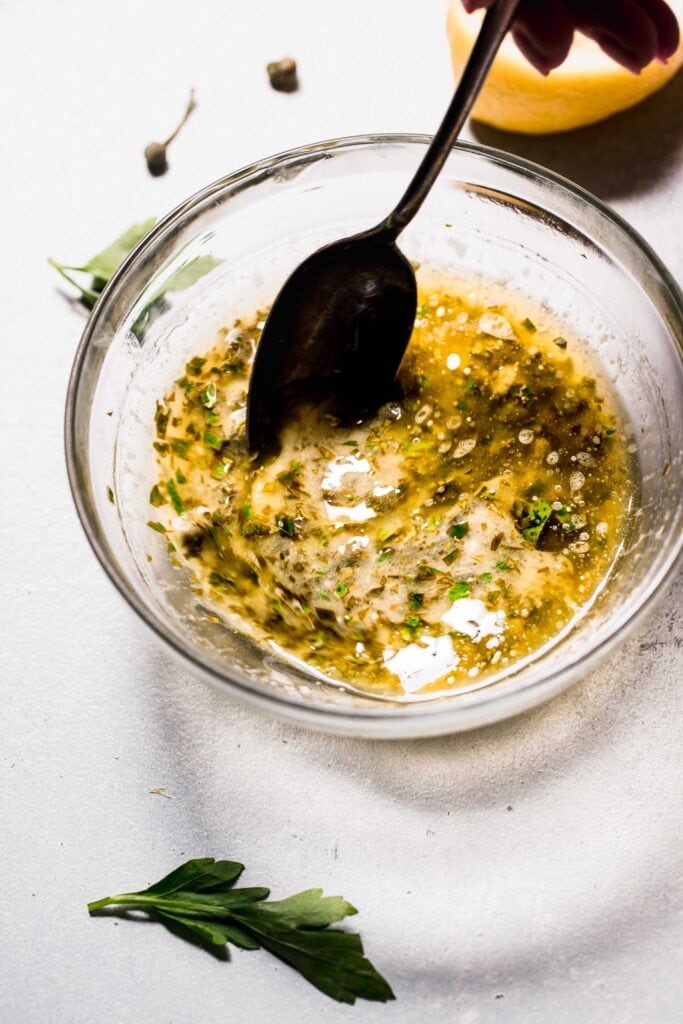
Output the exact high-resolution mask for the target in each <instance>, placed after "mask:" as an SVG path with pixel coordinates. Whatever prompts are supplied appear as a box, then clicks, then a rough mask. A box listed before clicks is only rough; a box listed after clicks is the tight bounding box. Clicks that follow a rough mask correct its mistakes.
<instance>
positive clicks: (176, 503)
mask: <svg viewBox="0 0 683 1024" xmlns="http://www.w3.org/2000/svg"><path fill="white" fill-rule="evenodd" d="M166 490H167V491H168V496H169V498H170V499H171V504H172V505H173V508H174V509H175V510H176V512H177V514H178V515H179V516H182V515H185V505H184V503H183V499H182V498H181V497H180V494H179V493H178V488H177V487H176V484H175V480H168V481H167V483H166Z"/></svg>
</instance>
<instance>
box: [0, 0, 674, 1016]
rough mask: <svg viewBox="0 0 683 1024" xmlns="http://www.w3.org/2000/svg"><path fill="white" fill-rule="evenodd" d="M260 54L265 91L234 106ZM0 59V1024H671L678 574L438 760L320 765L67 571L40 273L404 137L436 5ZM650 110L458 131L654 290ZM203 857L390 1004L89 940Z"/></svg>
mask: <svg viewBox="0 0 683 1024" xmlns="http://www.w3.org/2000/svg"><path fill="white" fill-rule="evenodd" d="M287 52H291V53H292V54H293V55H294V56H296V57H297V58H298V59H299V61H300V66H301V78H302V82H303V88H302V91H301V92H300V93H299V94H298V95H295V96H281V95H276V94H275V93H273V92H271V91H270V90H269V88H268V86H267V83H266V82H265V81H264V73H263V65H264V64H265V62H266V61H267V60H269V59H273V58H276V57H278V56H281V55H284V54H285V53H287ZM0 67H2V69H3V73H2V77H3V86H2V90H0V113H1V115H2V124H3V147H2V148H3V154H2V161H1V164H0V185H1V188H0V211H1V217H0V223H1V224H2V231H3V267H2V303H1V305H0V317H1V321H2V332H1V335H0V345H1V346H2V355H3V366H4V370H3V373H2V376H1V378H0V389H1V395H0V417H2V446H1V448H0V452H1V455H0V461H1V462H2V474H1V476H0V480H1V481H2V494H3V501H2V524H3V543H2V562H1V563H0V565H1V568H0V580H1V585H2V590H3V598H2V618H1V628H2V632H3V638H2V645H1V648H0V650H1V657H2V670H1V671H2V708H3V710H2V719H1V721H2V732H3V737H2V741H1V745H0V857H1V859H2V882H1V885H0V942H1V950H0V955H1V957H2V968H1V969H0V1021H1V1022H2V1024H91V1022H93V1021H98V1022H103V1024H119V1022H124V1024H127V1022H138V1021H141V1022H144V1024H204V1022H207V1021H214V1020H215V1021H223V1020H230V1021H237V1022H242V1021H258V1022H261V1021H263V1022H266V1021H272V1020H279V1021H283V1022H287V1021H292V1022H293V1021H297V1022H304V1024H306V1022H310V1021H319V1020H324V1021H329V1022H337V1021H339V1022H341V1021H346V1020H352V1019H353V1020H357V1021H359V1022H365V1024H369V1022H383V1021H399V1020H400V1021H401V1022H408V1024H413V1022H414V1024H418V1022H419V1024H424V1022H425V1021H446V1020H448V1021H457V1022H459V1024H474V1022H482V1024H488V1022H491V1021H493V1022H498V1021H500V1022H507V1024H548V1022H549V1021H552V1022H553V1024H577V1022H590V1024H603V1022H604V1024H608V1022H609V1024H614V1022H618V1024H631V1022H633V1024H655V1022H656V1024H660V1022H661V1024H669V1022H673V1021H674V1020H677V1019H680V1017H679V1015H680V1007H681V1000H682V999H683V985H682V981H683V948H682V942H681V939H682V929H681V917H680V912H677V908H680V903H681V900H680V897H681V870H680V838H681V788H680V782H681V767H682V763H681V730H680V724H681V715H680V697H679V689H680V681H681V676H682V675H683V671H682V670H683V651H682V649H681V633H682V630H681V616H680V613H679V614H678V615H677V616H676V615H675V614H674V612H673V610H672V609H673V607H674V606H675V602H676V601H678V606H679V608H680V599H681V594H682V593H683V579H682V578H681V577H680V576H679V579H678V585H677V586H676V588H675V589H674V590H673V591H672V592H671V594H670V596H669V599H668V604H665V605H664V606H662V610H661V611H660V612H659V613H658V615H657V617H656V618H655V619H654V620H652V621H650V623H649V624H648V625H646V626H644V627H642V628H641V629H640V631H639V633H638V634H637V635H636V636H634V637H633V638H632V639H631V640H629V642H628V643H626V644H625V645H624V647H623V648H622V650H621V651H619V653H618V654H617V655H615V656H614V657H613V658H612V659H611V661H610V662H609V663H608V664H607V665H605V666H604V668H603V669H602V670H600V671H599V672H597V673H595V674H594V675H592V677H591V678H589V679H586V680H585V681H584V682H583V683H581V684H580V685H579V686H577V687H576V688H574V689H573V690H571V691H570V692H569V693H567V694H566V695H565V696H563V697H562V698H560V699H559V700H556V701H555V702H554V703H552V704H551V705H549V706H547V707H545V708H542V709H540V710H537V711H535V712H533V713H532V714H528V715H526V716H524V717H523V718H519V719H517V720H514V721H512V722H509V723H507V724H504V725H502V726H500V727H496V728H490V729H487V730H485V731H482V732H479V733H476V734H471V735H465V736H460V737H454V738H450V739H441V740H436V741H429V742H421V743H396V744H387V745H381V744H372V743H368V742H354V741H351V740H336V739H331V738H329V737H320V736H317V735H313V734H308V733H304V732H301V731H298V730H296V729H293V728H291V727H286V726H282V725H278V724H274V723H272V722H269V721H266V720H264V719H260V718H256V717H254V716H253V715H252V714H251V713H248V712H245V711H243V710H241V709H239V708H237V707H235V706H233V705H232V704H230V703H229V702H227V701H226V700H224V699H222V698H220V697H219V696H217V695H215V694H214V693H212V692H210V691H209V690H208V689H206V688H204V687H203V686H202V685H201V684H199V683H197V682H196V681H194V680H192V679H190V678H188V677H186V676H184V675H182V674H181V673H180V672H179V671H178V669H177V668H176V667H175V666H174V665H172V664H171V663H170V662H169V661H167V659H166V657H165V655H164V654H163V653H161V652H160V651H159V649H158V648H157V647H156V646H155V644H154V643H153V641H152V638H151V636H149V635H148V634H147V633H146V632H145V630H144V629H143V627H142V625H141V624H139V623H138V622H137V621H135V620H134V619H133V617H132V614H131V613H130V612H128V610H127V609H126V608H125V607H124V604H123V602H122V601H121V600H120V599H119V597H118V596H117V594H116V593H115V592H114V590H113V589H112V587H111V586H110V584H109V583H108V582H107V581H106V579H105V577H104V575H103V573H102V572H101V570H100V569H99V567H98V566H97V565H96V563H95V560H94V558H93V557H92V555H91V553H90V551H89V549H88V548H87V545H86V542H85V540H84V538H83V536H82V533H81V530H80V527H79V525H78V523H77V521H76V517H75V514H74V511H73V509H72V506H71V501H70V497H69V494H68V490H67V484H66V476H65V471H64V465H63V456H62V447H61V417H62V407H63V399H64V392H65V386H66V380H67V374H68V370H69V365H70V361H71V357H72V354H73V351H74V348H75V345H76V342H77V338H78V335H79V333H80V330H81V327H82V317H81V315H80V313H79V312H78V310H76V309H72V308H71V307H70V306H69V305H68V304H67V303H66V302H65V300H64V298H63V297H62V295H60V294H59V293H58V291H57V290H56V287H55V286H56V284H57V281H56V278H55V277H54V276H53V274H52V272H51V271H50V270H49V268H48V267H47V266H46V264H45V257H46V256H47V255H49V254H52V255H55V256H57V257H63V258H66V259H68V258H72V257H73V258H76V259H77V258H79V257H87V256H88V255H90V254H91V252H93V251H96V250H97V249H98V248H99V247H100V246H101V244H103V243H106V242H107V241H109V239H110V238H111V237H113V236H115V235H116V234H117V233H118V232H119V231H120V230H121V229H122V228H123V227H125V226H126V225H127V224H128V223H130V222H131V221H133V220H135V219H142V218H143V217H145V216H147V215H149V214H150V213H158V214H161V213H164V212H165V211H166V210H167V209H168V208H170V207H171V206H172V205H174V204H175V203H176V202H178V201H179V200H181V199H182V198H184V197H185V196H186V195H188V194H189V193H190V192H192V191H194V190H195V189H196V188H198V187H199V186H201V185H203V184H205V183H206V182H208V181H210V180H212V179H214V178H216V177H218V176H219V175H220V174H222V173H223V172H225V171H227V170H229V169H232V168H235V167H238V166H240V165H242V164H244V163H246V162H247V161H249V160H252V159H255V158H257V157H260V156H262V155H264V154H266V153H270V152H275V151H277V150H280V149H283V148H285V147H288V146H291V145H294V144H299V143H303V142H308V141H311V140H314V139H318V138H325V137H330V136H334V135H341V134H344V133H355V132H363V131H388V130H408V131H409V130H425V131H428V130H430V129H431V128H432V127H433V126H434V124H435V123H436V121H437V119H438V116H439V114H440V112H441V110H442V108H443V107H444V105H445V102H446V99H447V97H448V94H449V91H450V88H451V81H450V72H449V67H448V61H447V54H446V48H445V42H444V33H443V10H442V2H441V0H429V2H428V0H371V2H368V0H344V2H343V3H337V4H334V3H329V2H328V3H323V2H321V0H289V2H287V3H283V2H280V0H250V2H248V3H246V2H239V3H238V2H237V0H211V2H209V0H202V2H201V3H192V4H191V3H187V2H185V3H184V2H182V0H174V2H171V0H158V2H157V0H154V2H153V0H144V2H141V0H116V2H114V0H100V2H99V3H93V2H92V0H87V2H85V0H83V2H81V0H68V2H67V0H64V2H61V3H50V2H48V0H33V2H31V0H0ZM190 85H195V86H196V88H197V92H198V98H199V102H200V107H199V109H198V110H197V113H196V114H195V116H194V118H193V119H192V121H191V122H190V124H189V125H188V126H187V129H186V131H185V133H184V135H183V136H182V137H181V138H180V139H179V140H178V142H177V144H176V146H175V148H174V149H173V150H172V153H171V164H172V169H171V171H170V173H169V174H168V175H167V176H166V177H165V178H162V179H159V180H152V179H151V178H149V177H148V176H147V173H146V171H145V168H144V165H143V163H142V159H141V151H142V148H143V147H144V145H145V144H146V143H147V142H148V141H150V140H151V139H152V138H157V137H159V136H160V135H163V133H165V131H166V130H167V129H169V130H170V127H171V125H172V123H173V121H174V119H175V118H176V116H177V115H178V113H179V111H180V110H181V108H182V105H183V103H184V101H185V96H186V92H187V89H188V87H189V86H190ZM682 97H683V81H681V80H679V81H678V82H675V83H674V84H673V85H672V86H671V87H670V88H669V89H668V90H667V91H666V92H665V93H663V94H662V95H660V96H659V97H656V98H655V99H653V100H652V101H650V102H649V103H648V104H646V106H645V107H643V108H641V109H640V110H637V111H634V112H633V113H631V114H628V115H624V116H622V117H620V118H619V119H617V120H615V121H612V122H611V123H610V124H608V125H604V126H600V127H597V128H592V129H588V130H586V131H584V132H581V133H579V134H577V135H575V136H569V137H565V138H556V139H550V140H548V139H545V140H523V139H514V138H509V137H507V138H506V137H504V136H500V135H497V134H496V133H494V132H486V131H484V130H483V129H478V130H477V132H478V137H479V138H480V139H482V140H483V141H487V142H492V143H494V144H500V145H503V146H507V147H509V148H512V149H514V150H515V151H518V152H523V153H526V154H528V155H529V156H531V157H532V158H534V159H538V160H540V161H541V162H545V163H547V164H548V165H550V166H552V167H554V168H556V169H558V170H560V171H563V172H565V173H568V174H569V175H570V176H572V177H573V178H575V179H576V180H578V181H580V182H581V183H584V184H586V185H587V186H588V187H590V188H592V189H593V191H595V192H597V193H598V194H600V195H601V196H602V197H603V198H605V199H607V200H608V201H609V202H612V203H613V204H614V206H615V207H616V208H617V209H619V210H620V211H621V212H622V213H624V214H625V216H627V217H628V218H629V219H630V220H631V221H632V222H633V223H634V224H635V225H636V226H637V227H638V228H639V229H640V230H641V231H642V232H643V233H644V234H645V236H646V237H647V238H648V239H649V241H650V242H651V243H652V244H653V245H654V246H655V247H656V248H657V249H658V250H659V252H660V253H661V254H662V256H663V257H664V258H665V260H666V261H667V262H668V263H669V265H670V267H671V269H672V270H673V271H674V273H676V274H678V276H680V275H681V273H682V272H683V243H682V239H681V233H680V230H679V227H680V225H678V226H676V224H675V222H676V221H680V211H681V208H682V204H683V174H682V172H681V169H680V154H681V130H682V123H681V110H682V109H683V102H682ZM677 162H678V165H679V166H678V169H677ZM676 209H677V210H678V214H677V215H676V217H674V211H675V210H676ZM672 225H673V227H672ZM8 370H9V374H8V373H7V371H8ZM156 787H165V789H166V791H167V792H168V794H169V795H170V796H172V799H164V798H163V797H160V796H155V795H152V794H150V792H149V791H150V790H151V789H154V788H156ZM207 854H215V855H217V856H228V857H236V858H242V859H244V860H245V861H246V862H247V863H248V865H249V870H248V876H247V877H248V882H249V883H254V882H265V883H269V884H272V885H273V888H274V890H275V892H276V893H277V894H280V895H283V894H285V893H287V892H292V891H295V890H296V889H297V888H303V887H305V886H308V885H318V884H319V885H323V886H324V887H325V889H327V890H328V891H329V892H342V893H343V894H344V895H346V896H347V897H348V898H349V899H351V900H352V901H353V902H354V903H356V904H357V905H358V906H359V907H360V908H361V909H362V914H361V915H360V916H359V918H357V919H356V920H357V922H358V926H359V927H360V929H361V931H362V934H363V937H364V939H365V940H366V944H367V949H368V951H369V954H370V956H371V957H372V958H373V959H374V960H375V961H376V963H377V965H378V966H379V967H380V969H381V970H383V971H384V972H385V973H386V975H387V976H388V978H389V979H390V980H391V982H392V983H393V984H394V986H395V990H396V993H397V996H398V1002H397V1003H395V1004H389V1005H388V1006H386V1007H382V1006H374V1005H371V1004H358V1005H357V1006H356V1007H355V1008H346V1007H338V1006H336V1005H335V1004H333V1003H331V1002H330V1001H328V1000H326V999H325V998H324V997H323V996H321V995H319V994H318V993H317V992H316V991H314V990H313V989H311V988H310V987H308V986H307V985H306V984H305V983H304V982H303V981H302V980H301V979H300V978H299V977H298V976H297V975H295V974H294V973H293V972H291V971H290V970H288V969H287V968H285V967H283V966H280V965H278V964H277V963H276V962H271V961H270V960H269V958H268V957H267V956H266V955H265V954H260V953H237V954H235V955H234V957H233V962H232V963H230V964H225V963H221V962H218V961H216V960H213V959H212V958H210V957H209V956H207V955H206V954H205V953H203V952H201V951H200V950H197V949H194V948H192V947H189V946H186V945H185V944H184V943H182V942H180V941H179V940H177V939H176V938H174V937H172V936H170V935H167V934H166V933H165V932H164V931H163V929H161V928H160V927H157V926H154V927H149V926H146V925H136V924H133V923H127V922H119V923H118V924H115V923H114V921H112V920H90V919H89V918H88V917H87V915H86V913H85V902H86V900H87V899H91V898H95V897H97V896H100V895H104V894H105V893H108V892H111V891H120V889H121V888H126V887H131V886H132V887H138V886H139V885H142V884H144V883H145V882H150V881H152V880H153V879H154V878H156V877H158V876H159V875H160V874H161V873H162V872H164V871H166V870H167V869H170V868H171V867H173V866H175V864H176V863H177V862H178V861H179V860H180V859H181V858H182V857H183V856H190V855H207Z"/></svg>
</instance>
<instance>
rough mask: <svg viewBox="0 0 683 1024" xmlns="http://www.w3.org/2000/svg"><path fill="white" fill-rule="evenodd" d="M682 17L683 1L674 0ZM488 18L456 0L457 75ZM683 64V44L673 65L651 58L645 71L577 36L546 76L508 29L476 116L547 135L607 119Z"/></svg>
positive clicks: (452, 9) (452, 36)
mask: <svg viewBox="0 0 683 1024" xmlns="http://www.w3.org/2000/svg"><path fill="white" fill-rule="evenodd" d="M669 6H670V7H672V8H673V10H674V11H675V13H676V16H677V18H678V20H679V22H680V21H681V20H682V19H683V0H669ZM482 19H483V12H482V11H475V13H474V14H467V13H466V12H465V9H464V8H463V6H462V3H461V0H450V6H449V9H448V23H447V28H448V39H449V43H450V48H451V60H452V62H453V70H454V72H455V76H456V79H457V78H458V77H459V76H460V73H461V72H462V69H463V67H464V66H465V63H466V61H467V58H468V56H469V54H470V51H471V49H472V46H473V44H474V40H475V38H476V35H477V33H478V31H479V28H480V26H481V22H482ZM681 64H683V43H681V44H680V45H679V47H678V50H677V51H676V53H675V54H674V55H673V57H671V58H670V59H669V61H668V63H667V64H661V63H660V62H659V61H653V63H652V64H650V65H649V66H648V67H646V68H644V69H643V71H641V73H640V74H639V75H634V74H632V73H631V72H630V71H627V70H626V68H622V67H621V66H620V65H619V64H616V63H615V62H614V61H613V60H611V59H610V58H609V57H607V55H606V54H604V53H603V52H602V50H601V49H600V47H599V46H598V45H597V43H594V42H593V41H592V40H590V39H587V38H586V37H585V36H582V35H580V34H579V33H578V32H577V33H576V34H575V36H574V42H573V44H572V48H571V50H570V52H569V56H568V57H567V60H566V61H565V62H564V64H563V65H562V66H561V67H559V68H555V70H554V71H551V72H550V74H549V75H548V76H547V77H546V76H544V75H542V74H541V73H540V71H537V70H536V69H535V68H534V67H532V66H531V64H529V63H528V61H527V60H526V58H525V57H523V56H522V54H521V53H520V51H519V50H518V49H517V46H516V45H515V43H514V41H513V39H512V38H511V37H510V36H508V37H507V38H506V39H505V41H504V42H503V45H502V46H501V48H500V51H499V53H498V56H497V57H496V60H495V62H494V64H493V67H492V69H491V71H490V73H489V76H488V78H487V80H486V84H485V86H484V88H483V89H482V91H481V93H480V95H479V99H478V100H477V103H476V104H475V107H474V111H473V113H472V116H473V117H474V118H475V119H476V120H477V121H483V122H484V123H485V124H490V125H492V126H493V127H494V128H499V129H501V130H502V131H509V132H524V133H526V134H530V135H543V134H545V133H547V132H566V131H569V130H570V129H572V128H580V127H581V126H582V125H586V124H593V123H594V122H595V121H602V120H603V119H604V118H606V117H609V116H610V115H611V114H615V113H617V111H619V110H626V109H627V107H632V106H634V105H635V104H636V103H640V101H641V100H644V99H645V98H646V97H647V96H650V95H651V94H652V93H653V92H656V91H657V89H661V88H662V86H663V85H666V83H667V82H668V81H670V79H671V78H673V76H674V75H675V74H676V72H677V71H678V70H679V68H680V67H681Z"/></svg>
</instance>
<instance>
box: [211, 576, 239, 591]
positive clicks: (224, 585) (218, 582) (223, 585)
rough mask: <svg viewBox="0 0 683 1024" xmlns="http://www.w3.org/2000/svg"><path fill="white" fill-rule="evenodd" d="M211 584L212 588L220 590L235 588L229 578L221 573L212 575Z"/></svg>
mask: <svg viewBox="0 0 683 1024" xmlns="http://www.w3.org/2000/svg"><path fill="white" fill-rule="evenodd" d="M209 583H210V584H211V586H212V587H218V588H219V589H220V590H232V589H233V588H234V586H235V584H234V582H233V580H231V579H230V577H229V576H224V575H223V574H222V573H220V572H212V573H210V575H209Z"/></svg>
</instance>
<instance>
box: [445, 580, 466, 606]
mask: <svg viewBox="0 0 683 1024" xmlns="http://www.w3.org/2000/svg"><path fill="white" fill-rule="evenodd" d="M471 589H472V588H471V587H470V585H469V583H468V582H467V581H466V580H462V581H461V582H460V583H456V584H455V586H454V587H451V589H450V590H449V591H448V600H449V601H459V600H460V598H461V597H469V595H470V591H471Z"/></svg>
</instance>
